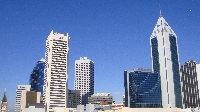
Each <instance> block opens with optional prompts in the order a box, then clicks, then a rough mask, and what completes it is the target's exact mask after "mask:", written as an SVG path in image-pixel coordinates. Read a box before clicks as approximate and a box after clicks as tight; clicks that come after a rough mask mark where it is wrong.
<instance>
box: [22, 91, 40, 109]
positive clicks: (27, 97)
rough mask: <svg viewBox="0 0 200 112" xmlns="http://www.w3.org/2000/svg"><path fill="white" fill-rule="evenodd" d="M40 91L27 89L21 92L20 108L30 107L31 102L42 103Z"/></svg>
mask: <svg viewBox="0 0 200 112" xmlns="http://www.w3.org/2000/svg"><path fill="white" fill-rule="evenodd" d="M40 96H41V93H40V92H34V91H26V90H23V91H22V92H21V100H20V102H21V104H20V110H22V109H24V108H28V107H29V103H40Z"/></svg>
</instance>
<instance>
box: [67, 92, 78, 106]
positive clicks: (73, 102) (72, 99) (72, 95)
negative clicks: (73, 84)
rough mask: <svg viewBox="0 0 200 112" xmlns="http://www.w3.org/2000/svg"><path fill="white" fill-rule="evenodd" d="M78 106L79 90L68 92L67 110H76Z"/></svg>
mask: <svg viewBox="0 0 200 112" xmlns="http://www.w3.org/2000/svg"><path fill="white" fill-rule="evenodd" d="M77 105H80V90H68V108H77Z"/></svg>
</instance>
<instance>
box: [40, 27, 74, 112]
mask: <svg viewBox="0 0 200 112" xmlns="http://www.w3.org/2000/svg"><path fill="white" fill-rule="evenodd" d="M69 39H70V37H69V35H68V33H67V35H66V36H65V35H64V34H60V33H56V32H53V30H52V31H51V33H50V35H49V36H48V38H47V40H46V52H45V68H44V88H43V100H44V105H45V109H46V111H47V112H53V108H54V107H63V108H66V107H67V101H68V100H67V99H68V54H69Z"/></svg>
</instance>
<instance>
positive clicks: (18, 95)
mask: <svg viewBox="0 0 200 112" xmlns="http://www.w3.org/2000/svg"><path fill="white" fill-rule="evenodd" d="M30 89H31V85H18V86H17V89H16V103H15V112H21V109H20V108H21V93H22V91H23V90H25V91H30Z"/></svg>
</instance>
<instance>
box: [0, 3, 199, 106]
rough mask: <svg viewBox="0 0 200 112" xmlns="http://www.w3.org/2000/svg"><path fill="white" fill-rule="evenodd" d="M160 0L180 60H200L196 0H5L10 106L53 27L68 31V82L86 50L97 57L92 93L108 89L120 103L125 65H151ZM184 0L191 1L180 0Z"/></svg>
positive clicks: (3, 72)
mask: <svg viewBox="0 0 200 112" xmlns="http://www.w3.org/2000/svg"><path fill="white" fill-rule="evenodd" d="M113 3H114V4H113ZM159 3H160V4H161V6H162V10H163V11H162V14H163V16H164V17H165V19H166V20H167V21H168V22H169V23H170V26H172V28H173V30H174V31H175V32H176V34H177V35H178V44H179V57H180V64H181V65H182V64H183V63H184V62H185V61H187V60H191V59H193V60H197V62H200V60H199V57H198V56H199V55H200V53H199V52H198V48H199V47H200V45H199V44H198V42H199V41H200V40H199V38H198V36H199V35H200V34H199V31H198V29H199V26H200V25H199V24H200V23H199V22H198V18H199V13H198V12H200V11H199V8H198V4H199V2H197V1H195V0H194V1H187V2H186V1H183V2H182V1H175V2H173V4H172V1H171V2H165V1H155V3H153V2H152V3H151V2H144V1H141V2H139V1H134V2H131V3H130V2H120V1H118V2H113V1H102V2H90V3H87V2H86V3H85V2H78V3H76V2H75V1H74V2H52V3H45V2H43V3H41V2H40V4H39V2H31V3H28V2H24V3H18V2H9V1H5V2H3V3H2V4H1V5H2V6H1V7H3V9H2V12H1V14H2V15H3V17H2V18H1V19H0V20H1V23H0V25H1V26H2V30H1V31H0V32H1V34H2V37H6V38H3V40H2V41H1V42H0V44H1V45H2V47H1V48H0V51H2V54H3V55H2V58H1V59H0V61H1V62H2V64H3V65H4V66H3V67H2V68H0V79H5V80H2V81H1V82H0V90H1V91H4V88H7V98H8V104H9V106H8V108H9V110H14V103H15V90H16V87H17V85H19V84H28V79H29V77H30V73H31V71H32V68H33V67H34V65H35V62H36V61H38V60H39V59H41V58H44V52H45V40H46V36H47V35H48V34H49V32H50V31H51V30H55V31H58V32H60V33H66V32H69V34H70V36H71V41H70V42H71V43H70V53H71V54H70V56H69V82H68V84H69V88H70V89H72V88H73V81H74V80H73V77H74V61H75V60H76V59H78V58H79V57H80V56H87V57H90V58H91V59H92V60H93V61H94V62H95V63H96V64H95V81H94V82H95V89H94V90H95V93H97V92H109V93H111V95H113V96H114V100H116V101H117V102H118V103H120V102H121V95H122V94H123V93H124V92H123V91H124V89H123V80H121V79H122V78H123V71H124V70H125V69H132V68H138V67H142V68H151V58H150V45H149V36H150V34H151V32H152V28H153V27H154V25H155V22H156V20H157V18H158V17H159V8H158V4H159ZM188 3H189V4H191V5H190V6H186V5H184V4H188ZM5 4H7V5H5ZM45 4H48V5H45ZM68 4H69V7H68ZM44 5H45V6H44ZM51 5H52V6H53V8H51V7H50V6H51ZM140 6H141V7H140ZM168 6H170V7H168ZM11 9H12V10H13V9H14V10H13V11H11ZM41 9H43V10H41ZM64 9H66V10H64ZM7 12H9V13H7ZM29 12H31V13H29ZM38 12H40V13H38ZM96 12H97V13H96ZM52 14H54V15H55V16H53V17H52ZM56 15H62V16H56ZM196 18H197V19H196ZM13 37H14V38H13ZM188 46H189V47H188ZM191 48H192V49H191ZM33 54H34V55H33ZM102 60H105V61H102ZM122 65H123V66H122ZM9 76H11V77H9ZM105 76H107V77H105ZM99 79H100V80H99ZM110 81H112V84H111V83H108V82H110Z"/></svg>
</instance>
